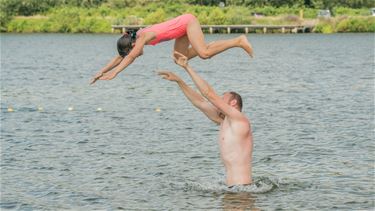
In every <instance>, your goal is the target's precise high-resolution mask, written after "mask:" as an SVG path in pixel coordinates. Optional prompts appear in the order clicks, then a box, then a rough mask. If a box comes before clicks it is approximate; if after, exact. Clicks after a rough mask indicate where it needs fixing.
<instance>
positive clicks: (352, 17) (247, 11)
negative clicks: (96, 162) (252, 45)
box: [3, 4, 375, 33]
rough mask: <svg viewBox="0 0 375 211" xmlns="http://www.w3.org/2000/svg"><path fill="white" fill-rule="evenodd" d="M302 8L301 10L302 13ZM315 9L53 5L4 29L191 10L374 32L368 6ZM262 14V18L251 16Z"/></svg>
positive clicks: (81, 25) (219, 17)
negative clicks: (327, 13) (322, 14)
mask: <svg viewBox="0 0 375 211" xmlns="http://www.w3.org/2000/svg"><path fill="white" fill-rule="evenodd" d="M301 10H302V13H301ZM317 12H318V10H316V9H306V8H305V9H301V8H288V7H281V8H274V7H262V8H249V7H235V6H232V7H225V8H219V7H212V6H194V5H181V4H176V5H168V6H161V5H157V4H154V5H153V4H150V5H148V6H147V7H133V8H125V9H111V8H109V7H105V6H100V7H97V8H80V7H62V8H52V9H50V10H49V11H47V12H45V13H41V14H39V15H35V16H28V17H25V16H22V17H21V16H18V17H14V18H13V19H11V20H10V21H9V22H8V23H7V24H6V25H5V27H4V28H3V31H7V32H25V33H27V32H63V33H109V32H111V25H113V24H131V25H137V24H146V25H148V24H155V23H159V22H162V21H165V20H168V19H170V18H173V17H175V16H178V15H180V14H183V13H192V14H194V15H195V16H196V17H198V19H199V20H200V22H201V24H217V25H220V24H254V25H264V24H269V25H284V24H304V23H307V22H308V23H314V24H315V25H316V27H315V29H314V31H315V32H318V33H334V32H375V17H371V16H369V15H370V13H369V10H368V9H349V8H335V9H334V10H333V11H332V13H333V14H335V17H333V18H329V19H316V14H317ZM253 13H261V14H263V17H254V16H253V15H251V14H253Z"/></svg>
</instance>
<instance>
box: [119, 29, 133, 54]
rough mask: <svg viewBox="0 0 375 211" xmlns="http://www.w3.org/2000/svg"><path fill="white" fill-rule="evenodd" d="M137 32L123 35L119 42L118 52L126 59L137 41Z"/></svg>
mask: <svg viewBox="0 0 375 211" xmlns="http://www.w3.org/2000/svg"><path fill="white" fill-rule="evenodd" d="M136 36H137V35H136V32H133V31H131V32H129V33H125V34H124V35H122V36H121V37H120V38H119V39H118V40H117V51H118V53H119V54H120V56H122V57H125V56H126V55H128V54H129V52H130V51H131V50H132V49H133V47H134V45H135V40H136Z"/></svg>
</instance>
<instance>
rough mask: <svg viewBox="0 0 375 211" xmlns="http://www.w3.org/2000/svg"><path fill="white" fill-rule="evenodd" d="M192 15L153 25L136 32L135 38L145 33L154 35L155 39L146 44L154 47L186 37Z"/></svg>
mask: <svg viewBox="0 0 375 211" xmlns="http://www.w3.org/2000/svg"><path fill="white" fill-rule="evenodd" d="M194 18H195V17H194V15H192V14H185V15H180V16H178V17H176V18H174V19H172V20H169V21H166V22H163V23H159V24H155V25H152V26H149V27H146V28H144V29H141V30H139V31H138V32H137V36H139V35H140V34H142V33H145V32H154V33H156V38H155V39H153V40H151V41H150V42H148V43H147V45H156V44H158V43H160V42H163V41H167V40H172V39H177V38H179V37H182V36H184V35H186V29H187V25H188V23H189V22H190V21H191V20H192V19H194Z"/></svg>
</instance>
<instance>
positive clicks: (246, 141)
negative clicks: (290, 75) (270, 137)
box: [158, 52, 253, 187]
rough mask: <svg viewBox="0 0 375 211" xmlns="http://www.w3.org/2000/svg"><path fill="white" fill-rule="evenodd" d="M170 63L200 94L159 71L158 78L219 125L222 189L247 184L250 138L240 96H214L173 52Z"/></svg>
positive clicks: (172, 74)
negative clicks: (175, 87) (172, 84)
mask: <svg viewBox="0 0 375 211" xmlns="http://www.w3.org/2000/svg"><path fill="white" fill-rule="evenodd" d="M174 60H175V62H176V63H177V64H178V65H180V66H181V67H182V68H184V69H185V70H186V72H187V73H188V74H189V75H190V77H191V78H192V80H193V81H194V83H195V85H196V86H197V88H198V89H199V91H200V93H201V94H199V93H197V92H196V91H194V90H193V89H192V88H191V87H189V86H188V85H187V84H186V83H185V82H184V81H183V80H182V79H181V78H180V77H178V76H177V75H175V74H174V73H172V72H168V71H160V72H159V73H158V74H159V75H160V76H162V77H163V78H164V79H166V80H169V81H175V82H177V84H178V85H179V87H180V89H181V90H182V91H183V93H184V94H185V96H186V97H187V98H188V99H189V100H190V102H191V103H192V104H193V105H194V106H195V107H197V108H198V109H199V110H201V111H202V112H203V113H204V114H205V115H206V116H207V117H208V118H209V119H210V120H212V121H213V122H215V123H216V124H218V125H220V134H219V145H220V154H221V159H222V161H223V163H224V166H225V171H226V185H227V186H228V187H233V186H235V185H247V184H251V183H252V175H251V172H252V171H251V168H252V165H251V163H252V152H253V137H252V132H251V126H250V121H249V119H248V118H247V117H246V116H245V115H244V114H243V113H242V112H241V110H242V99H241V96H240V95H238V94H237V93H235V92H226V93H224V95H223V96H222V97H220V96H218V95H217V94H216V93H215V91H214V89H213V88H212V87H211V86H210V85H209V84H208V83H207V82H206V81H205V80H203V79H202V78H201V77H200V76H199V75H198V74H197V73H196V72H195V71H194V70H193V69H192V68H191V67H190V66H189V65H188V62H187V61H188V59H187V57H185V56H184V55H182V54H180V53H178V52H175V53H174ZM206 99H207V100H208V101H207V100H206Z"/></svg>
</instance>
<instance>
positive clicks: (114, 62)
mask: <svg viewBox="0 0 375 211" xmlns="http://www.w3.org/2000/svg"><path fill="white" fill-rule="evenodd" d="M122 59H123V58H122V57H121V56H116V57H115V58H113V59H112V60H111V61H110V62H109V63H108V64H107V65H106V66H104V67H103V68H102V69H101V70H100V71H99V72H98V73H96V75H95V76H94V78H93V79H92V80H91V82H90V84H93V83H95V81H97V80H98V79H99V78H100V77H102V76H103V74H104V73H106V72H108V71H110V70H112V68H114V67H116V66H117V65H118V64H120V62H121V61H122Z"/></svg>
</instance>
